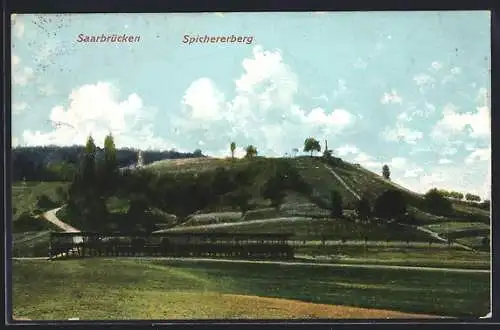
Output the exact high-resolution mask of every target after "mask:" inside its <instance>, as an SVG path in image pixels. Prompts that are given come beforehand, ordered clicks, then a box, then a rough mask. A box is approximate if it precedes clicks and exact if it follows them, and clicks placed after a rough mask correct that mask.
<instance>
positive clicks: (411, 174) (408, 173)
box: [403, 167, 424, 178]
mask: <svg viewBox="0 0 500 330" xmlns="http://www.w3.org/2000/svg"><path fill="white" fill-rule="evenodd" d="M423 171H424V169H423V168H421V167H413V168H410V169H407V170H405V172H404V174H403V177H405V178H416V177H418V176H419V175H420V173H422V172H423Z"/></svg>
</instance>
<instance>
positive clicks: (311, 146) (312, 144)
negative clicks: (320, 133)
mask: <svg viewBox="0 0 500 330" xmlns="http://www.w3.org/2000/svg"><path fill="white" fill-rule="evenodd" d="M315 151H317V152H320V151H321V145H320V144H319V141H318V140H316V139H315V138H313V137H310V138H307V139H306V140H305V141H304V152H310V153H311V157H312V155H313V152H315Z"/></svg>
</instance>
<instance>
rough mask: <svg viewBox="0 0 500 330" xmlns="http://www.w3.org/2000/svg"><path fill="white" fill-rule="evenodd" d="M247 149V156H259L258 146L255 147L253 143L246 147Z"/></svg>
mask: <svg viewBox="0 0 500 330" xmlns="http://www.w3.org/2000/svg"><path fill="white" fill-rule="evenodd" d="M245 151H246V155H245V157H246V158H253V157H255V156H257V148H255V147H254V146H253V145H249V146H248V147H246V148H245Z"/></svg>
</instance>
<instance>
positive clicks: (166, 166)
mask: <svg viewBox="0 0 500 330" xmlns="http://www.w3.org/2000/svg"><path fill="white" fill-rule="evenodd" d="M276 162H284V163H286V164H288V165H289V166H290V167H291V168H293V169H295V170H296V171H297V173H298V174H299V175H300V177H301V178H302V179H303V180H304V181H305V183H307V185H308V186H309V187H310V188H311V190H310V196H306V197H307V198H308V199H311V198H312V200H313V201H314V202H315V203H316V204H319V206H321V207H323V208H328V207H329V199H330V193H331V190H332V189H335V190H337V191H339V193H340V194H341V195H342V198H343V202H344V207H345V208H347V209H354V205H355V202H356V201H357V200H358V197H359V196H367V197H368V198H369V199H370V200H372V201H373V200H375V198H376V197H377V196H379V195H380V194H382V193H383V192H384V191H386V190H389V189H392V190H397V191H400V192H401V193H402V194H403V195H404V197H405V199H406V201H407V203H408V204H409V205H410V210H415V216H416V218H417V220H418V221H419V222H422V223H424V222H429V221H431V222H432V221H441V220H443V218H442V217H435V216H434V217H433V215H432V214H430V215H428V216H427V217H426V216H425V215H426V214H429V212H428V210H427V208H426V206H425V205H424V200H423V196H422V195H421V194H418V193H416V192H413V191H411V190H409V189H407V188H405V187H402V186H401V185H398V184H396V183H394V182H392V181H390V180H386V179H384V178H382V177H381V176H380V175H378V174H375V173H373V172H371V171H369V170H367V169H365V168H363V167H361V166H358V165H354V164H350V163H348V162H344V161H342V160H341V159H339V158H333V160H332V161H325V160H324V159H323V158H321V157H308V156H302V157H295V158H262V157H257V158H256V159H253V160H249V159H235V160H232V159H229V158H226V159H221V158H208V157H207V158H200V159H183V160H165V161H158V162H154V163H151V164H149V165H148V166H147V168H148V169H149V170H152V171H154V172H155V173H157V174H159V175H161V174H163V173H191V174H193V175H194V174H196V173H203V172H210V171H215V170H216V169H217V168H220V167H224V168H225V169H227V170H229V171H230V170H232V169H238V168H245V167H249V166H252V167H255V168H257V171H258V172H259V175H258V177H257V179H256V181H255V182H254V185H255V188H258V187H261V186H262V185H263V184H264V182H265V181H266V180H268V179H269V176H270V174H271V173H272V170H271V169H272V166H273V163H276ZM453 209H454V211H453V212H452V213H451V214H449V215H447V217H449V218H450V219H451V218H453V220H454V221H457V220H463V221H469V222H470V220H471V219H473V220H475V221H479V222H484V223H488V224H489V221H490V219H489V211H487V210H484V209H480V208H478V207H474V206H471V205H469V206H464V205H463V204H462V203H458V202H453Z"/></svg>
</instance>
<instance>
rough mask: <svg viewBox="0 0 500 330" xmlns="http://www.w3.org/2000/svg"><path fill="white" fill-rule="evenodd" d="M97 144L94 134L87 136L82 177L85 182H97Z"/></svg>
mask: <svg viewBox="0 0 500 330" xmlns="http://www.w3.org/2000/svg"><path fill="white" fill-rule="evenodd" d="M96 151H97V148H96V145H95V143H94V139H93V138H92V136H89V137H88V138H87V143H86V145H85V149H84V151H83V164H82V166H83V168H82V179H83V182H85V183H90V184H91V183H93V182H95V179H96V177H95V175H96V164H95V159H96Z"/></svg>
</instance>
